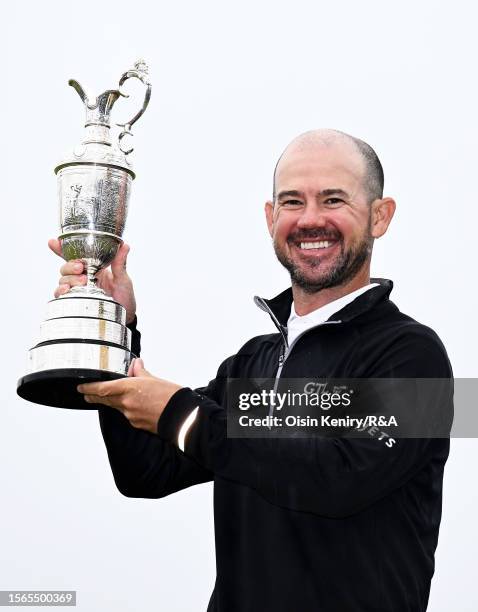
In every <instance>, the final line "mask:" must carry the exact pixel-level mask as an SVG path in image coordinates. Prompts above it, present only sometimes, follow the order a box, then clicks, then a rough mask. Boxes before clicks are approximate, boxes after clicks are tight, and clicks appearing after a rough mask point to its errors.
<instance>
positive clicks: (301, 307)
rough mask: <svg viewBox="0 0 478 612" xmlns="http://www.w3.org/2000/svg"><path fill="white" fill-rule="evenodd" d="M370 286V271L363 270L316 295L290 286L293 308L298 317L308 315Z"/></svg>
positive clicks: (295, 286)
mask: <svg viewBox="0 0 478 612" xmlns="http://www.w3.org/2000/svg"><path fill="white" fill-rule="evenodd" d="M369 284H370V270H369V269H367V270H364V271H362V272H359V274H357V275H356V276H354V278H353V279H352V280H351V281H349V282H348V283H345V284H344V285H340V286H337V287H329V288H328V289H322V290H321V291H317V292H316V293H307V292H306V291H304V289H302V288H301V287H298V286H297V285H294V284H292V295H293V297H294V308H295V312H296V313H297V314H298V315H299V317H303V316H304V315H308V314H309V313H311V312H313V311H314V310H317V308H320V307H321V306H325V305H326V304H329V303H330V302H333V301H334V300H338V299H339V298H341V297H343V296H344V295H348V294H349V293H352V291H356V290H357V289H360V288H361V287H366V286H367V285H369Z"/></svg>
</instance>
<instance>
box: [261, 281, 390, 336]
mask: <svg viewBox="0 0 478 612" xmlns="http://www.w3.org/2000/svg"><path fill="white" fill-rule="evenodd" d="M370 282H371V283H379V285H378V287H372V289H369V290H368V291H365V293H362V294H361V295H359V296H358V297H356V298H355V300H353V301H352V302H350V304H347V305H346V306H344V307H343V308H342V309H341V310H339V311H337V312H336V313H334V314H333V315H332V316H331V317H329V319H328V321H342V322H347V321H350V320H352V319H354V318H355V317H357V316H359V315H361V314H362V313H364V312H367V311H368V310H370V309H371V308H373V307H374V306H375V305H376V304H378V303H379V302H382V301H386V300H388V297H389V295H390V293H391V291H392V289H393V282H392V281H391V280H388V279H386V278H371V279H370ZM292 300H293V297H292V288H291V287H289V288H288V289H286V290H285V291H283V292H282V293H279V295H276V297H274V298H272V299H270V300H266V299H264V298H261V297H259V296H257V295H256V296H255V297H254V302H255V304H256V305H257V306H258V307H259V308H260V309H261V310H263V311H264V312H267V313H268V314H269V315H270V317H271V318H272V320H273V322H274V324H275V325H276V327H277V328H278V329H279V331H280V332H281V333H283V332H285V330H286V329H287V321H288V319H289V315H290V309H291V306H292Z"/></svg>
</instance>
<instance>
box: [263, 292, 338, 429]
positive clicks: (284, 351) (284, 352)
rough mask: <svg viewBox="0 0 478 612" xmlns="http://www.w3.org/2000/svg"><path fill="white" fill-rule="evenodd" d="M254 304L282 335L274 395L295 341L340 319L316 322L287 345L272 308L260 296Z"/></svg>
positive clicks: (272, 408) (270, 412)
mask: <svg viewBox="0 0 478 612" xmlns="http://www.w3.org/2000/svg"><path fill="white" fill-rule="evenodd" d="M256 304H257V305H258V306H259V308H261V310H264V311H266V312H267V313H268V314H269V315H270V317H271V319H272V321H273V323H274V325H275V326H276V327H277V329H278V330H279V332H280V334H281V336H282V347H281V352H280V355H279V363H278V367H277V372H276V376H275V381H274V395H275V393H276V392H277V387H278V386H279V380H280V377H281V374H282V369H283V368H284V364H285V362H286V361H287V359H288V357H289V355H290V353H291V350H292V349H293V347H294V346H295V344H296V343H297V341H298V340H299V339H300V338H302V336H304V335H305V334H307V333H308V332H310V331H312V330H313V329H316V328H317V327H322V326H323V325H334V324H338V323H342V321H341V320H339V321H323V322H322V323H318V324H317V325H314V326H313V327H309V329H306V330H305V331H303V332H302V333H301V334H299V335H298V336H297V338H295V340H294V342H293V343H292V344H291V345H290V346H289V343H288V341H287V335H286V334H285V332H284V329H283V326H282V325H281V324H280V323H279V321H278V319H277V317H276V316H275V314H274V313H273V312H272V310H271V309H270V308H269V306H268V305H267V304H266V302H265V300H263V299H262V298H258V299H257V300H256ZM273 413H274V404H273V403H272V404H271V406H270V409H269V416H270V417H272V415H273ZM270 428H271V426H270V425H269V429H270Z"/></svg>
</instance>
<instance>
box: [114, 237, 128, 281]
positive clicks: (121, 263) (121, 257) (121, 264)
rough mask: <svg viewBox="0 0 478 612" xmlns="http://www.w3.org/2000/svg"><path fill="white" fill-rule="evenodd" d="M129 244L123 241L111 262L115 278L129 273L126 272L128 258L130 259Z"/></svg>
mask: <svg viewBox="0 0 478 612" xmlns="http://www.w3.org/2000/svg"><path fill="white" fill-rule="evenodd" d="M129 250H130V249H129V244H126V243H125V242H123V244H122V245H121V246H120V248H119V249H118V252H117V253H116V255H115V258H114V259H113V261H112V262H111V272H112V273H113V276H114V277H115V278H120V277H121V276H125V275H127V272H126V260H127V259H128V253H129Z"/></svg>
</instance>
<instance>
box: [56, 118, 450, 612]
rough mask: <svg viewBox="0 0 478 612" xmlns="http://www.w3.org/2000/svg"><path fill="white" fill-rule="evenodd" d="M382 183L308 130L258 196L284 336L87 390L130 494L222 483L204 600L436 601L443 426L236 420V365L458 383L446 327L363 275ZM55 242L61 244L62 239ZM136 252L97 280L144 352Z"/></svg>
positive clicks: (349, 154)
mask: <svg viewBox="0 0 478 612" xmlns="http://www.w3.org/2000/svg"><path fill="white" fill-rule="evenodd" d="M382 191H383V171H382V167H381V164H380V162H379V160H378V158H377V156H376V154H375V153H374V151H373V150H372V149H371V147H370V146H369V145H367V144H366V143H364V142H362V141H360V140H358V139H356V138H353V137H351V136H348V135H346V134H343V133H341V132H337V131H334V130H316V131H313V132H308V133H306V134H303V135H302V136H299V137H298V138H297V139H295V140H294V141H293V142H292V143H291V144H290V145H289V146H288V147H287V148H286V150H285V151H284V153H283V154H282V156H281V158H280V160H279V162H278V164H277V166H276V171H275V178H274V194H273V199H272V200H271V201H268V202H267V203H266V207H265V213H266V219H267V225H268V228H269V233H270V235H271V237H272V239H273V244H274V249H275V252H276V255H277V258H278V259H279V261H280V262H281V263H282V264H283V265H284V266H285V267H286V268H287V270H288V271H289V272H290V276H291V287H290V288H288V289H286V290H285V291H284V292H283V293H281V294H280V295H278V296H277V297H275V298H273V299H271V300H265V299H263V298H256V299H255V301H256V304H257V305H258V306H259V307H260V308H261V309H262V310H264V311H265V312H266V313H267V314H268V315H269V316H270V317H271V319H272V321H273V323H274V325H275V326H276V330H275V333H272V334H267V335H264V336H259V337H256V338H253V339H251V340H250V341H248V342H247V343H246V344H245V345H244V346H243V347H242V348H241V349H240V350H239V351H238V352H237V353H236V354H235V355H233V356H232V357H229V358H228V359H226V360H225V361H224V362H223V363H222V365H221V366H220V368H219V371H218V373H217V375H216V378H214V379H213V380H212V381H211V382H210V383H209V385H207V386H206V387H204V388H201V389H198V390H196V391H193V390H192V389H190V388H188V387H183V386H181V385H177V384H175V383H172V382H168V381H165V380H162V379H160V378H157V377H155V376H152V375H151V374H149V372H147V371H146V370H145V369H144V366H143V363H142V361H141V359H137V360H136V361H135V362H134V364H133V365H132V367H131V372H130V376H129V377H128V378H125V379H121V380H117V381H111V382H104V383H91V384H85V385H80V387H79V391H80V392H81V393H84V397H85V400H86V401H87V402H93V403H98V404H103V405H104V406H106V407H105V408H100V424H101V430H102V433H103V437H104V440H105V444H106V448H107V450H108V456H109V460H110V464H111V468H112V471H113V475H114V478H115V482H116V484H117V486H118V488H119V490H120V491H121V492H122V493H123V494H124V495H127V496H129V497H148V498H159V497H163V496H165V495H169V494H171V493H174V492H175V491H178V490H180V489H184V488H186V487H189V486H191V485H194V484H198V483H202V482H206V481H210V480H213V481H214V487H215V493H214V516H215V534H216V562H217V577H216V585H215V588H214V592H213V594H212V596H211V600H210V603H209V607H208V611H209V612H264V611H265V610H266V611H269V610H270V611H274V612H292V611H294V612H295V611H300V612H373V611H377V612H424V611H425V610H426V608H427V602H428V595H429V590H430V582H431V578H432V575H433V571H434V553H435V548H436V545H437V539H438V530H439V524H440V517H441V497H442V479H443V468H444V465H445V462H446V459H447V456H448V448H449V442H448V440H447V439H446V438H442V439H438V438H436V439H434V438H415V439H399V440H398V439H397V440H392V439H391V438H388V437H384V436H385V434H384V435H377V432H376V431H373V432H370V435H366V436H365V437H363V438H353V439H350V438H347V437H343V438H291V439H278V438H264V439H239V438H228V437H227V433H226V431H227V430H226V412H225V406H226V403H227V397H226V396H227V381H228V379H229V378H242V379H245V378H249V379H255V378H261V379H263V378H274V377H276V378H280V377H283V378H312V379H322V378H326V379H330V378H334V377H335V378H389V377H390V378H414V379H416V378H440V379H449V378H451V376H452V373H451V367H450V363H449V361H448V358H447V355H446V351H445V349H444V347H443V345H442V343H441V342H440V340H439V338H438V337H437V335H436V334H435V333H434V332H433V331H432V330H431V329H430V328H428V327H425V326H424V325H421V324H419V323H417V322H416V321H414V320H413V319H412V318H411V317H408V316H407V315H405V314H403V313H401V312H400V311H399V309H398V308H397V307H396V306H395V305H394V304H393V303H392V302H391V301H390V300H389V294H390V292H391V290H392V283H391V281H387V280H383V279H370V262H371V255H372V248H373V242H374V240H375V239H376V238H379V237H380V236H382V235H383V234H384V233H385V232H386V230H387V228H388V226H389V223H390V221H391V219H392V217H393V213H394V210H395V202H394V201H393V199H391V198H387V197H383V193H382ZM50 247H51V248H52V249H53V250H54V251H55V252H57V253H59V244H58V242H57V241H51V242H50ZM127 252H128V248H127V247H126V246H123V247H121V249H120V250H119V252H118V255H117V257H116V259H115V261H114V262H113V264H112V267H111V270H103V271H102V272H100V274H99V284H100V285H102V286H103V287H104V288H106V290H107V291H108V292H109V293H110V294H111V295H112V297H113V298H115V299H116V300H117V301H119V302H121V303H122V304H123V305H124V306H125V307H126V308H127V312H128V322H129V327H130V329H131V330H132V332H133V351H134V352H135V353H136V354H138V355H139V351H140V335H139V332H138V331H137V328H136V316H135V308H136V306H135V300H134V293H133V288H132V283H131V279H130V278H129V276H128V274H127V272H126V265H125V262H126V256H127ZM82 271H83V263H82V262H67V263H65V264H64V265H63V266H62V268H61V274H62V277H61V279H60V284H59V287H58V288H57V290H56V292H55V295H56V296H58V295H60V294H62V293H64V292H66V291H67V290H68V289H69V287H70V286H73V285H76V284H82V283H84V282H85V280H86V279H85V276H84V274H83V273H82ZM407 399H410V398H407ZM412 399H413V398H412ZM447 401H448V399H447ZM450 401H451V399H450ZM411 406H412V407H413V403H412V404H411ZM375 429H377V428H375Z"/></svg>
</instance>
